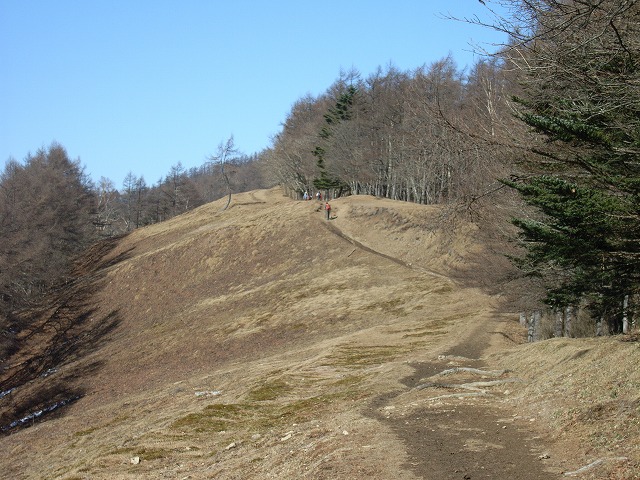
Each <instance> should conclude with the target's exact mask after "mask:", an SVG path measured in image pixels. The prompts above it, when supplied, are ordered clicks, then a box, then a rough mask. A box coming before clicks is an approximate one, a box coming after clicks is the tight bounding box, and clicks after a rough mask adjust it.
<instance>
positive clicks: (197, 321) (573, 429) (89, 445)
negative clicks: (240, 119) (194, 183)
mask: <svg viewBox="0 0 640 480" xmlns="http://www.w3.org/2000/svg"><path fill="white" fill-rule="evenodd" d="M224 203H225V202H224V201H220V202H214V203H211V204H208V205H205V206H203V207H200V208H198V209H196V210H194V211H191V212H189V213H186V214H184V215H181V216H179V217H176V218H174V219H172V220H170V221H167V222H164V223H161V224H157V225H153V226H150V227H147V228H143V229H140V230H136V231H134V232H132V233H131V234H130V235H128V236H126V237H124V238H122V239H119V240H114V241H112V242H109V243H105V244H103V245H101V246H98V247H96V248H94V249H93V250H91V251H90V252H88V254H87V256H86V257H85V258H83V259H82V261H81V262H79V264H78V266H77V268H78V274H79V279H78V281H77V282H76V283H75V284H73V285H70V286H69V287H68V289H66V290H63V291H61V292H60V293H59V296H58V297H57V298H56V299H55V301H54V302H53V303H52V307H51V309H50V310H49V311H47V312H39V315H40V316H41V318H42V320H41V321H39V322H37V323H36V326H35V327H34V329H33V331H32V332H28V333H29V335H27V334H25V335H23V338H22V339H21V341H22V344H23V345H24V348H23V351H22V352H23V353H19V354H18V355H16V356H15V357H14V358H12V359H11V360H10V362H9V364H8V365H5V366H4V371H3V377H2V379H1V380H2V381H3V385H4V387H3V396H2V398H0V402H1V403H0V408H2V419H3V427H7V425H8V424H9V422H10V421H12V420H15V419H16V418H24V417H25V416H27V415H28V414H29V413H30V412H33V411H34V410H37V409H38V408H39V409H42V408H45V409H46V407H47V406H51V405H57V406H59V407H60V408H56V409H55V410H53V411H52V412H51V413H50V414H48V415H43V416H42V418H43V419H44V420H46V421H39V420H41V417H38V418H33V419H29V420H28V421H25V422H23V423H24V425H20V426H18V427H16V428H4V430H5V436H3V437H1V438H0V442H1V448H0V450H1V452H2V453H1V454H0V468H1V469H2V471H3V472H4V476H5V477H6V478H16V479H20V478H21V479H40V478H59V479H66V480H71V479H133V478H145V479H156V478H157V479H160V478H177V479H186V478H189V479H208V478H218V479H264V478H282V479H294V478H306V479H323V478H324V479H334V478H345V479H346V478H349V479H365V478H366V479H418V478H426V479H437V480H441V479H477V478H493V479H501V478H509V479H525V480H526V479H546V478H549V479H551V478H560V477H562V476H563V474H564V473H567V472H568V473H571V472H575V476H576V477H577V478H599V479H602V478H616V479H622V478H638V475H640V452H639V447H638V445H640V433H639V432H640V428H639V427H640V424H639V422H638V418H639V415H640V394H639V392H640V388H639V387H640V373H639V372H638V369H637V368H635V366H636V365H637V364H638V360H639V359H640V347H639V344H638V342H637V341H622V339H620V338H605V339H581V340H578V339H553V340H549V341H544V342H538V343H535V344H522V342H523V340H524V333H525V332H524V331H522V330H521V327H520V326H519V325H518V322H517V318H518V313H517V312H508V311H506V310H505V306H504V303H503V302H502V300H503V296H502V295H500V294H498V293H496V292H495V291H494V290H495V289H493V290H492V291H490V290H489V289H483V288H482V286H483V285H486V284H487V283H490V282H488V281H483V279H482V278H479V277H482V276H485V275H486V274H487V272H491V271H493V274H496V272H495V270H500V271H501V270H503V269H507V268H508V267H507V266H506V265H507V264H506V262H505V260H504V258H503V257H502V256H501V255H500V254H497V253H492V251H493V250H492V249H488V248H487V246H486V245H482V244H480V243H479V242H478V241H477V239H478V238H479V235H477V231H476V227H475V226H473V225H471V224H466V223H464V222H462V221H458V222H457V223H456V224H455V229H454V230H449V231H448V232H447V231H446V230H444V229H442V228H440V225H441V215H442V211H441V210H440V209H438V208H437V207H427V206H420V205H415V204H407V203H401V202H394V201H390V200H384V199H377V198H373V197H364V196H362V197H360V196H354V197H348V198H341V199H338V200H335V201H333V202H332V207H333V215H334V217H335V218H333V219H332V220H331V221H327V220H325V219H324V217H323V212H321V211H318V207H319V205H318V204H317V203H316V202H315V201H307V202H304V201H294V200H291V199H289V198H286V197H284V196H283V195H282V194H281V192H280V190H279V189H273V190H260V191H254V192H249V193H245V194H239V195H235V196H234V197H233V200H232V203H231V205H230V208H229V209H227V210H224V211H222V210H221V207H222V206H223V205H224ZM631 340H633V338H631ZM42 345H45V346H46V348H44V349H43V348H42V347H38V346H42ZM34 358H35V359H36V360H34ZM630 366H631V368H630ZM20 378H22V379H27V378H33V380H31V381H29V382H27V383H19V382H18V379H20ZM11 382H14V383H13V384H12V383H11ZM16 382H17V383H16ZM14 387H15V389H13V388H14ZM56 402H58V404H56ZM28 425H30V426H28ZM26 426H28V428H20V427H26ZM598 460H599V461H600V462H599V463H598V464H595V465H593V466H590V467H589V468H586V469H584V470H581V471H578V470H579V469H581V468H582V467H584V466H588V465H589V464H591V463H592V462H594V461H598ZM563 472H564V473H563Z"/></svg>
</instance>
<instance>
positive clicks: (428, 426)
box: [325, 222, 561, 480]
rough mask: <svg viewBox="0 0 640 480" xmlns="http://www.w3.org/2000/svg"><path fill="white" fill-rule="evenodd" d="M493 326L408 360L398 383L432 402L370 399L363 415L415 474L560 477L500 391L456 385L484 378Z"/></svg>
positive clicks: (503, 379) (502, 382)
mask: <svg viewBox="0 0 640 480" xmlns="http://www.w3.org/2000/svg"><path fill="white" fill-rule="evenodd" d="M325 226H326V227H327V228H328V229H329V231H331V232H332V233H334V234H336V235H338V236H339V237H341V238H343V239H345V240H347V241H349V242H350V243H351V244H353V245H354V246H355V247H356V248H359V249H362V250H364V251H367V252H370V253H373V254H376V255H379V256H381V257H383V258H386V259H388V260H390V261H392V262H394V263H397V264H398V265H402V266H404V267H407V268H411V264H409V263H407V262H405V261H403V260H401V259H399V258H395V257H393V256H391V255H387V254H384V253H381V252H378V251H375V250H373V249H372V248H369V247H367V246H365V245H363V244H362V243H360V242H358V241H357V240H355V239H353V238H351V237H350V236H348V235H346V234H345V233H343V232H342V231H341V230H340V229H339V228H338V226H337V225H336V223H335V222H334V223H331V222H326V224H325ZM414 268H415V267H414ZM418 268H419V267H418ZM421 270H422V271H427V272H428V273H429V274H432V275H434V276H437V277H440V278H447V277H445V276H444V275H440V274H438V273H436V272H431V271H428V270H426V269H424V268H421ZM448 280H449V281H451V282H453V281H452V280H451V279H448ZM496 327H497V325H496V324H495V322H489V321H484V322H482V323H480V324H478V325H477V326H476V327H475V328H474V329H473V330H472V332H470V334H468V335H467V336H466V337H458V339H459V340H458V342H457V343H455V344H454V345H452V346H451V347H450V348H449V349H448V350H447V351H446V352H444V354H442V355H440V356H439V357H438V360H439V361H434V362H425V363H417V364H412V365H411V367H412V368H413V369H414V373H413V374H412V375H410V376H407V377H405V378H404V379H403V380H402V383H403V384H404V385H405V386H406V387H407V388H409V389H410V390H414V391H415V389H420V390H421V391H422V392H423V393H426V392H429V394H430V395H435V397H438V399H436V401H434V402H430V403H428V404H427V406H419V407H415V405H416V404H415V403H413V404H410V406H409V407H410V408H405V409H404V410H405V411H404V412H403V413H401V414H400V415H398V414H396V410H397V408H396V407H395V406H394V405H393V403H394V400H395V399H396V398H397V397H398V396H400V395H401V394H400V393H398V394H387V395H383V396H381V397H379V398H377V399H375V400H374V401H372V402H371V405H370V408H369V409H368V415H370V416H372V417H373V418H375V419H377V420H378V421H381V422H383V423H386V424H388V425H390V426H391V428H392V430H393V432H394V433H395V434H396V435H398V437H400V438H401V439H402V442H403V443H404V445H405V446H406V453H407V455H408V461H407V463H406V465H405V466H406V467H407V468H408V469H410V470H412V471H413V472H414V473H415V474H416V475H417V476H418V477H419V478H423V479H425V480H431V479H433V480H459V479H462V480H470V479H512V480H546V479H554V478H560V477H561V472H559V471H557V469H556V471H555V472H554V473H551V472H550V471H548V470H547V468H546V466H545V465H544V460H545V459H546V458H548V457H549V455H548V453H544V446H543V443H542V439H541V438H540V437H539V436H537V434H536V433H535V432H534V431H532V430H531V429H530V428H528V425H527V424H526V422H525V421H520V422H516V421H514V414H513V412H512V411H511V410H509V409H508V408H507V407H506V406H505V405H504V404H503V403H502V402H500V399H499V398H497V395H502V391H501V390H500V391H498V392H493V393H488V394H487V390H488V389H487V388H486V387H485V388H484V389H478V390H479V391H476V390H475V389H474V390H472V391H471V392H470V391H469V389H468V387H460V385H468V384H470V383H471V384H473V383H477V382H478V380H481V379H486V378H489V377H492V374H491V373H483V372H491V370H488V369H487V368H488V366H487V365H486V362H485V361H483V354H484V353H485V351H486V350H487V349H488V348H489V343H490V341H491V338H490V337H491V336H492V335H496V334H499V332H497V331H496ZM451 370H454V372H452V373H451V374H447V376H446V382H445V383H443V382H437V383H436V382H428V380H429V379H430V378H432V377H438V376H439V375H440V374H442V372H449V371H451ZM457 372H462V374H460V373H457ZM469 372H472V374H471V375H470V374H469ZM456 373H457V374H456ZM499 377H500V379H499V380H495V379H493V380H491V381H490V383H494V384H495V385H496V386H502V387H504V388H508V384H509V382H510V381H511V380H513V381H515V382H517V381H519V379H512V378H509V373H508V372H504V373H502V374H500V375H499ZM425 382H426V383H425ZM485 383H486V382H485ZM476 395H477V396H476ZM405 407H406V406H405ZM411 407H413V408H411ZM551 468H552V467H551Z"/></svg>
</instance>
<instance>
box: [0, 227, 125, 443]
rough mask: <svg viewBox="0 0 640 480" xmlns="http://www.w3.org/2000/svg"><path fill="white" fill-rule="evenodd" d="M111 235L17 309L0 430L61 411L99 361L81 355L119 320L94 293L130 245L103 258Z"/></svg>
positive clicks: (3, 375) (1, 391)
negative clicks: (21, 324) (44, 293)
mask: <svg viewBox="0 0 640 480" xmlns="http://www.w3.org/2000/svg"><path fill="white" fill-rule="evenodd" d="M116 245H117V241H115V240H113V239H110V240H108V241H105V242H101V243H100V244H97V245H95V246H93V247H91V248H90V249H88V250H87V252H85V254H84V255H83V256H82V257H81V258H79V259H78V261H77V262H76V265H75V268H74V275H75V276H74V278H73V280H72V281H70V282H68V283H67V284H66V285H64V286H62V287H61V288H59V289H58V290H57V291H55V292H53V293H52V294H51V295H50V296H49V298H48V299H47V301H46V302H43V305H42V307H41V308H39V309H32V310H30V311H28V312H22V313H21V314H22V315H24V316H29V317H30V318H29V319H28V320H29V324H30V326H29V327H28V328H26V329H25V330H24V331H22V332H20V334H19V335H18V338H17V342H16V343H17V346H16V348H15V350H14V352H13V354H12V355H11V356H10V357H8V358H7V359H5V361H4V362H2V363H3V365H2V370H1V371H0V434H7V433H13V432H15V431H16V430H19V429H21V428H25V427H29V426H31V425H33V424H34V423H36V422H41V421H44V420H46V419H49V418H52V417H58V416H61V415H62V414H63V412H64V411H65V408H64V407H66V406H68V405H70V404H72V403H74V402H76V401H77V400H78V399H80V398H82V397H83V396H84V395H85V388H84V387H83V380H84V379H85V378H87V376H88V375H92V374H94V373H95V372H96V371H97V370H98V369H99V368H101V366H102V365H101V363H98V362H93V363H90V364H86V363H83V362H82V359H83V358H84V357H86V356H87V355H88V354H90V353H91V352H94V351H96V350H97V349H99V348H100V347H101V346H103V345H104V344H105V343H106V342H108V341H109V339H110V338H111V334H112V333H113V332H114V330H115V329H116V328H117V327H118V325H119V324H120V321H121V320H120V315H119V312H118V311H117V310H113V311H110V312H107V313H101V312H99V310H98V308H97V307H96V306H95V295H96V293H97V292H98V291H99V290H100V289H101V288H102V285H103V281H104V278H105V273H106V272H105V270H106V269H107V268H108V267H110V266H113V265H115V264H117V263H119V262H121V261H123V260H125V259H127V258H128V257H129V255H130V253H131V250H128V251H126V252H123V253H121V254H120V255H117V256H116V257H113V258H109V259H106V260H105V257H106V255H107V254H108V253H109V252H111V251H112V250H113V248H115V246H116Z"/></svg>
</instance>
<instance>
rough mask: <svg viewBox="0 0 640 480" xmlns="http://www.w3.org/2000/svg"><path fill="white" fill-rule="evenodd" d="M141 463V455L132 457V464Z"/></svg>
mask: <svg viewBox="0 0 640 480" xmlns="http://www.w3.org/2000/svg"><path fill="white" fill-rule="evenodd" d="M139 463H140V457H133V458H132V459H131V465H138V464H139Z"/></svg>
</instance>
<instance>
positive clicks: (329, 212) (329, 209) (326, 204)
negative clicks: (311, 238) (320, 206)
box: [324, 202, 331, 220]
mask: <svg viewBox="0 0 640 480" xmlns="http://www.w3.org/2000/svg"><path fill="white" fill-rule="evenodd" d="M324 209H325V210H326V211H327V220H331V205H329V202H327V203H325V205H324Z"/></svg>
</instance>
